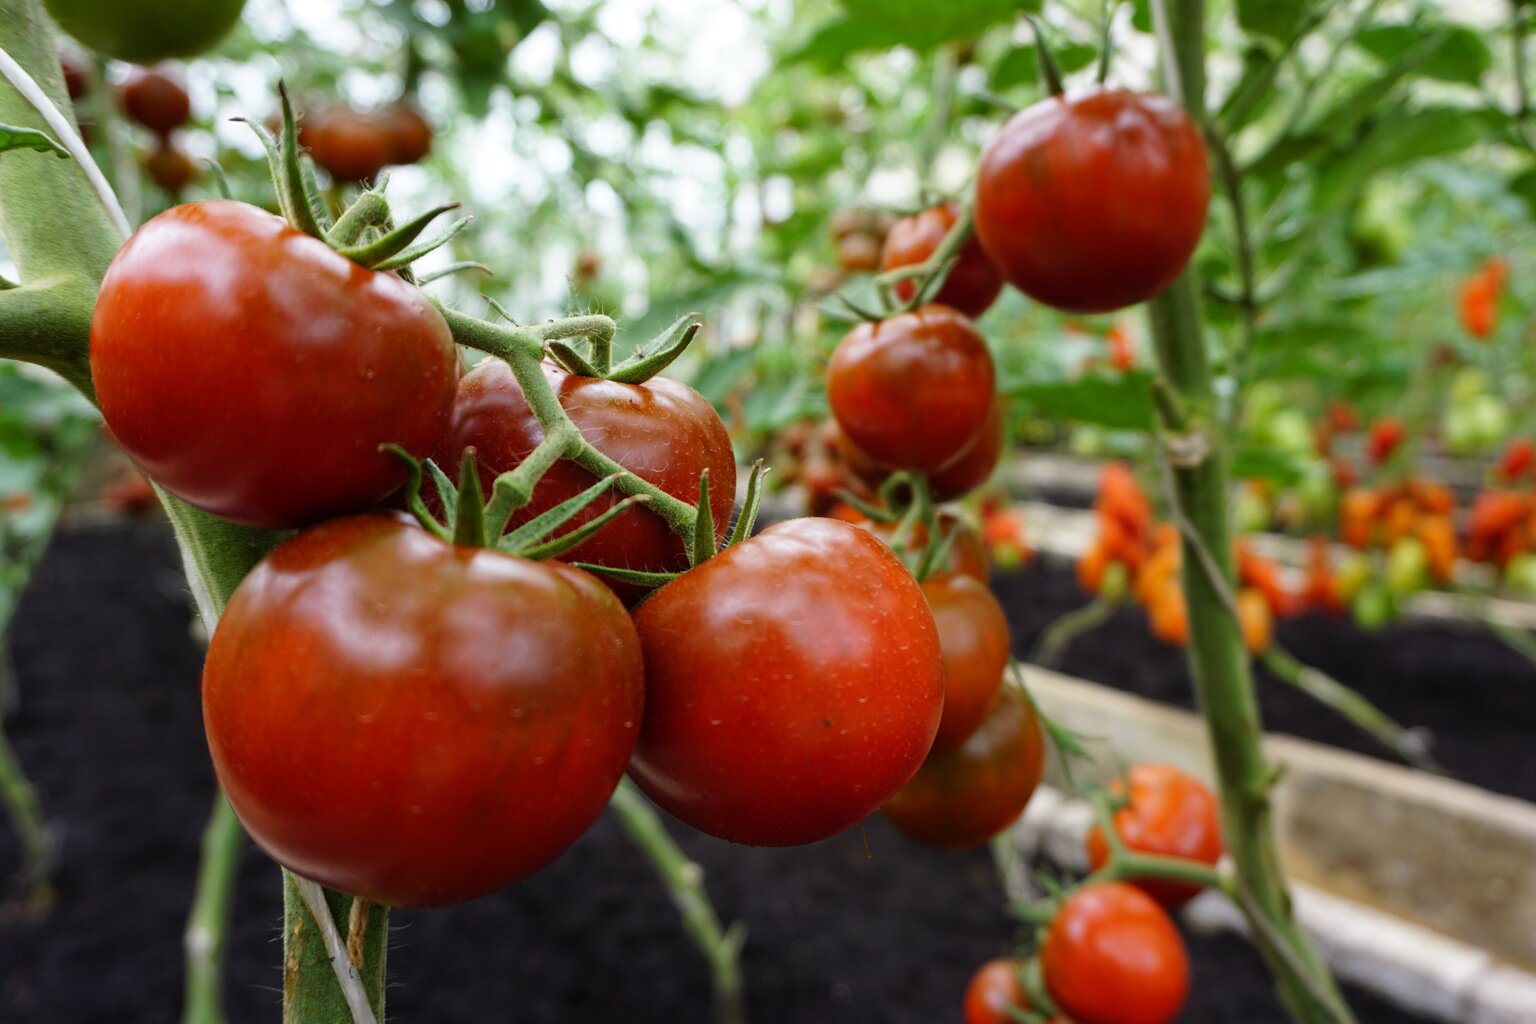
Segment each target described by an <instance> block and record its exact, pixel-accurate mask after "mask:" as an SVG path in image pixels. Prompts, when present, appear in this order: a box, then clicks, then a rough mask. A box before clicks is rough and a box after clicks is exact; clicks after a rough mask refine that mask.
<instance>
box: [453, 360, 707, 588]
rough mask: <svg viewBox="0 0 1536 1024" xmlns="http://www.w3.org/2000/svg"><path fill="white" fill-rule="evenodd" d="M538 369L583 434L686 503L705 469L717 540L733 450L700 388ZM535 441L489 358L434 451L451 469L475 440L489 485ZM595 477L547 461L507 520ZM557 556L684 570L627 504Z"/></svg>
mask: <svg viewBox="0 0 1536 1024" xmlns="http://www.w3.org/2000/svg"><path fill="white" fill-rule="evenodd" d="M543 369H544V378H545V379H546V380H547V381H549V385H550V387H551V388H553V389H554V392H555V395H556V396H557V397H558V398H559V400H560V405H561V406H562V407H563V408H564V409H565V412H566V415H568V416H569V417H570V418H571V422H573V423H575V424H576V427H577V429H578V430H580V431H581V434H582V436H583V437H585V438H586V439H587V440H588V441H589V442H591V444H592V445H593V446H594V447H596V448H597V449H598V450H599V451H601V452H602V453H603V454H605V455H607V456H608V457H609V458H611V459H613V460H614V461H615V462H617V463H619V464H620V465H621V466H624V467H625V468H626V469H629V470H630V471H631V472H633V473H635V474H636V475H638V476H641V477H644V478H645V479H646V480H649V481H650V482H651V483H653V484H655V485H656V486H657V487H659V488H661V489H662V490H664V491H666V492H667V493H668V494H670V495H673V496H674V497H677V498H680V499H682V500H683V501H687V502H689V503H692V502H696V501H698V499H699V474H700V473H702V472H703V471H704V470H705V469H708V470H709V497H710V501H709V504H710V509H711V512H712V514H713V516H714V522H715V533H716V535H717V537H719V538H721V539H723V538H724V537H725V534H726V530H727V528H728V527H729V526H730V519H731V510H732V508H733V507H734V504H735V501H736V456H735V453H734V452H733V451H732V449H731V439H730V436H729V435H728V434H727V433H726V430H725V424H723V423H721V422H720V416H719V415H718V414H717V413H716V412H715V410H714V407H713V406H711V405H710V404H709V402H708V401H707V400H706V399H705V398H704V397H703V396H702V395H700V394H699V393H698V392H697V391H694V390H693V389H692V388H690V387H688V386H686V385H684V384H679V383H678V382H677V381H674V380H668V379H666V378H665V377H654V378H652V379H651V380H648V381H646V382H645V383H644V384H617V383H614V382H612V381H606V380H599V379H597V378H595V377H578V376H575V375H574V374H570V373H566V372H565V371H564V370H561V369H559V368H557V367H555V366H553V365H551V364H548V363H546V364H545V365H544V368H543ZM542 440H544V431H543V428H541V427H540V426H539V421H538V418H537V417H536V416H534V414H533V410H532V409H531V408H529V406H528V400H527V399H526V398H524V397H523V390H522V388H520V387H518V384H517V378H515V377H514V376H513V375H512V368H511V367H510V366H508V365H507V364H506V363H505V362H503V361H502V360H500V359H487V360H485V361H484V362H482V363H481V364H480V365H479V366H476V367H475V368H474V369H473V370H471V371H470V372H469V373H467V374H465V375H464V379H463V380H461V381H460V382H459V392H458V398H457V399H456V400H455V401H454V404H453V416H452V419H451V420H450V423H449V426H448V430H447V432H446V433H445V434H444V435H443V439H442V442H441V443H440V444H439V445H438V446H437V454H436V456H435V458H436V460H437V462H438V464H439V465H442V466H450V467H451V466H457V465H458V464H459V459H460V457H461V456H462V455H463V453H464V449H466V448H470V447H473V448H474V449H475V453H476V456H477V457H478V459H479V466H480V480H481V483H482V485H484V486H485V487H487V488H488V487H489V486H490V483H491V481H492V480H494V479H495V478H496V476H497V475H498V474H500V473H505V472H506V471H507V470H509V469H513V468H515V467H516V466H517V465H518V464H519V463H521V462H522V461H523V459H524V458H526V457H527V455H528V453H529V452H531V451H533V449H534V448H535V447H537V446H538V443H539V442H540V441H542ZM596 482H597V479H596V478H595V477H593V476H592V475H591V474H590V473H588V472H587V471H586V470H584V469H582V468H581V467H580V466H578V465H576V464H575V463H574V462H567V461H564V460H562V461H560V462H557V463H555V465H554V466H553V467H551V468H550V470H549V472H547V473H545V474H544V476H543V477H542V478H541V479H540V480H539V484H538V486H537V487H535V488H534V491H533V500H532V501H530V502H529V503H528V504H527V505H526V506H525V507H523V508H522V509H520V510H518V512H517V514H516V515H514V516H513V517H512V522H511V525H512V526H513V527H516V526H520V525H522V524H523V523H525V522H527V521H528V520H530V519H532V518H534V517H535V516H537V515H540V514H542V513H544V512H547V511H549V510H550V509H551V508H554V507H555V506H556V505H558V504H560V503H561V502H562V501H565V500H567V499H569V498H573V497H575V496H576V495H577V494H580V493H581V492H582V491H584V490H586V489H587V488H588V487H591V486H592V485H593V484H594V483H596ZM619 500H621V496H617V495H613V494H610V495H608V496H606V497H603V498H599V499H598V500H597V501H595V502H593V503H592V504H591V505H590V506H588V507H587V509H586V510H585V511H583V512H582V513H581V514H580V515H579V516H577V517H576V518H575V519H573V520H572V521H571V523H570V526H571V527H574V526H577V525H580V524H582V523H586V522H588V521H590V520H591V519H595V518H596V517H597V516H599V515H601V514H602V513H603V512H605V511H607V510H608V509H609V508H610V507H612V506H613V505H614V504H615V503H616V502H617V501H619ZM563 557H564V558H565V559H566V560H568V561H581V562H592V563H595V564H597V565H608V566H614V567H617V568H621V569H639V570H643V571H646V572H677V571H680V570H682V569H686V568H687V567H688V549H687V547H686V545H685V544H684V543H683V540H682V538H681V537H679V536H678V535H677V534H676V533H674V532H673V531H672V529H671V528H670V527H669V526H667V524H666V521H665V520H663V519H662V518H661V517H660V516H658V515H657V514H656V513H655V512H652V511H650V510H649V509H645V508H633V509H630V510H629V511H627V512H625V513H624V514H623V515H621V516H619V517H618V518H617V519H615V520H614V521H613V522H611V523H609V524H608V526H606V527H605V528H604V529H603V530H602V531H601V532H599V533H598V534H597V535H596V536H594V537H592V538H591V539H589V540H588V541H586V542H585V543H583V544H580V545H578V546H577V547H575V548H572V549H571V550H570V551H568V552H566V554H565V555H564V556H563ZM614 589H615V591H616V592H617V593H619V594H620V595H621V596H624V597H628V598H633V599H636V600H638V599H639V598H640V597H641V596H643V594H644V591H643V590H640V589H638V588H635V587H629V586H625V585H623V584H617V585H614Z"/></svg>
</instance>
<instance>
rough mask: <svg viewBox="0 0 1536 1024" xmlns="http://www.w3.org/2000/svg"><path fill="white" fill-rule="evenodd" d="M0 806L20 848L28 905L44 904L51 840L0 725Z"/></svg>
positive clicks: (50, 866) (50, 870) (50, 865)
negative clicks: (3, 808) (31, 903)
mask: <svg viewBox="0 0 1536 1024" xmlns="http://www.w3.org/2000/svg"><path fill="white" fill-rule="evenodd" d="M0 805H3V806H4V807H5V813H6V816H7V817H8V818H9V819H10V823H11V828H12V830H13V831H14V832H15V833H16V839H17V842H18V843H19V844H20V845H21V883H22V885H23V887H24V892H25V894H26V897H27V900H28V902H39V903H43V904H46V902H47V899H48V893H49V885H48V882H49V879H50V878H51V877H52V875H53V866H54V865H53V859H54V858H53V840H52V837H51V836H50V834H49V831H48V826H47V824H46V823H44V821H43V811H42V806H41V804H39V803H38V799H37V790H36V789H34V788H33V787H32V784H31V783H30V782H28V781H27V777H26V775H25V774H24V773H23V772H22V770H21V761H20V760H19V759H18V758H17V756H16V751H15V750H14V749H13V748H12V747H11V741H10V739H9V738H8V737H7V736H6V734H5V728H4V726H3V725H0Z"/></svg>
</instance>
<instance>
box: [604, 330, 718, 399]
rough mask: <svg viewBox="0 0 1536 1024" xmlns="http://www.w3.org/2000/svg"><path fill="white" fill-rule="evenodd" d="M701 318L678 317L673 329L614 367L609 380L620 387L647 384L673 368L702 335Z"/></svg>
mask: <svg viewBox="0 0 1536 1024" xmlns="http://www.w3.org/2000/svg"><path fill="white" fill-rule="evenodd" d="M698 315H699V314H697V313H688V314H687V315H685V316H680V317H678V318H677V319H676V320H674V321H673V322H672V325H671V326H670V327H668V328H667V329H666V330H664V331H662V332H661V333H660V334H659V335H657V336H656V337H655V338H653V339H652V340H650V341H648V342H646V343H645V344H644V345H641V346H640V348H639V349H637V350H636V351H635V354H634V355H633V356H631V357H630V358H628V359H626V360H624V362H622V363H620V364H619V365H618V366H616V367H614V368H613V370H611V371H610V372H609V373H608V375H607V377H608V379H609V380H611V381H615V382H617V383H619V384H644V383H645V382H646V381H648V380H650V379H651V378H652V377H654V376H656V375H657V374H658V373H660V372H661V371H662V370H665V369H666V368H667V367H669V366H671V365H672V364H673V363H674V362H675V361H676V360H677V357H678V356H680V355H682V354H683V353H684V352H686V351H687V350H688V346H689V345H690V344H692V343H693V339H694V338H695V337H697V336H698V333H699V328H700V327H701V326H702V325H701V324H700V323H699V321H698V320H697V319H696V318H697V317H698Z"/></svg>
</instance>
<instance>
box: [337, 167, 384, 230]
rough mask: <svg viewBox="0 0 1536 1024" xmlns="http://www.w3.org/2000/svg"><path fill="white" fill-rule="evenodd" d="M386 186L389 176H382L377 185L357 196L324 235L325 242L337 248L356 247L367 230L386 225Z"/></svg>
mask: <svg viewBox="0 0 1536 1024" xmlns="http://www.w3.org/2000/svg"><path fill="white" fill-rule="evenodd" d="M388 184H389V175H387V174H386V175H383V176H381V177H380V179H379V183H378V184H377V185H375V186H374V187H373V188H371V189H368V190H367V191H366V192H364V193H363V194H362V195H360V196H358V197H357V199H356V200H355V201H354V202H353V203H352V205H351V206H349V207H347V209H346V210H345V211H344V212H343V213H342V215H341V216H340V217H339V218H337V220H336V223H335V224H334V225H332V226H331V229H330V230H329V231H327V232H326V233H325V240H326V241H327V242H329V243H330V244H331V245H334V246H337V247H341V246H348V245H356V244H357V242H358V240H359V239H361V238H362V237H363V233H364V232H366V231H367V230H368V229H369V228H378V227H383V226H384V225H385V224H388V223H389V203H388V202H387V201H386V200H385V199H384V189H385V187H386V186H387V185H388Z"/></svg>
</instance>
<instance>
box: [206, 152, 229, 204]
mask: <svg viewBox="0 0 1536 1024" xmlns="http://www.w3.org/2000/svg"><path fill="white" fill-rule="evenodd" d="M203 163H205V164H207V165H208V170H209V171H210V172H212V174H213V187H214V189H215V190H216V191H217V192H218V193H219V198H220V199H233V198H235V193H234V192H233V191H231V190H230V187H229V175H227V174H225V173H224V165H223V164H221V163H219V162H218V161H217V160H204V161H203Z"/></svg>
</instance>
